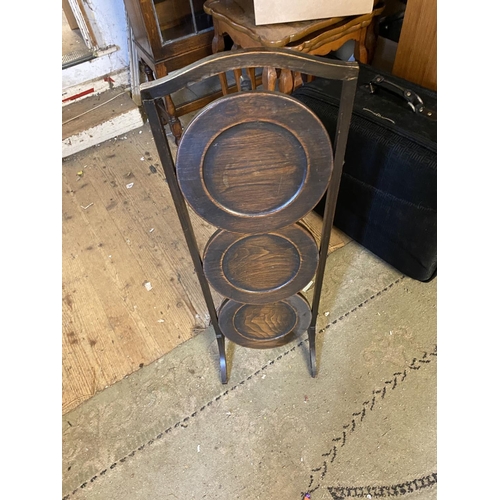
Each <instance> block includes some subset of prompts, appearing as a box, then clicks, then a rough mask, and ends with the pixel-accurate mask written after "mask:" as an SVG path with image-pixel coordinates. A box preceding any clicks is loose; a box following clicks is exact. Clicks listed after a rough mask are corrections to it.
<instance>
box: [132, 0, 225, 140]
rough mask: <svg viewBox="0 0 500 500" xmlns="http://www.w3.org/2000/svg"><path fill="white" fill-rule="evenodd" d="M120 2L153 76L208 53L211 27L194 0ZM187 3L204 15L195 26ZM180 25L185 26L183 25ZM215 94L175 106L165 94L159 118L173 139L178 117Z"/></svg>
mask: <svg viewBox="0 0 500 500" xmlns="http://www.w3.org/2000/svg"><path fill="white" fill-rule="evenodd" d="M124 2H125V7H126V10H127V15H128V18H129V21H130V27H131V29H132V32H133V34H134V37H133V38H134V46H135V48H136V49H137V52H138V55H139V59H142V61H143V63H144V64H145V65H147V66H148V67H149V68H150V70H151V74H152V75H153V76H154V78H155V79H158V78H162V77H164V76H166V75H167V74H168V73H170V72H171V71H174V70H177V69H179V68H183V67H184V66H187V65H189V64H191V63H193V62H194V61H198V60H200V59H203V58H204V57H206V56H208V55H210V54H211V53H212V41H213V38H214V35H213V27H212V26H211V21H210V18H209V17H208V16H207V15H206V14H204V13H203V11H202V6H201V4H200V2H199V1H198V0H197V1H195V2H194V3H192V2H189V1H188V0H163V1H156V2H153V0H124ZM191 7H195V8H196V9H198V10H201V11H202V15H203V16H205V17H206V19H205V20H204V22H203V23H202V24H200V26H199V27H195V26H194V24H193V21H192V16H191V14H190V13H191ZM188 13H189V15H188ZM183 26H185V27H186V28H185V29H183ZM169 27H170V28H171V29H170V30H169V29H168V28H169ZM176 27H177V28H179V29H176ZM172 28H173V29H172ZM219 95H220V94H219V93H214V94H212V95H210V96H203V97H200V98H197V99H194V100H193V101H191V102H190V103H188V105H184V106H182V107H180V108H179V109H176V106H175V105H174V103H173V101H172V99H171V98H170V96H169V95H167V94H165V96H164V98H165V104H166V105H165V107H164V109H163V110H162V113H163V114H162V116H163V121H164V122H165V123H168V124H169V126H170V130H171V131H172V133H173V135H174V137H175V138H176V141H179V139H180V137H181V135H182V126H181V123H180V121H179V119H178V117H179V116H182V115H183V114H186V113H188V112H190V111H192V110H197V109H200V108H202V107H203V106H205V105H206V103H207V99H208V102H209V101H211V100H214V99H216V98H217V97H219Z"/></svg>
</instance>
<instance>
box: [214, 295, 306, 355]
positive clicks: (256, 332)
mask: <svg viewBox="0 0 500 500" xmlns="http://www.w3.org/2000/svg"><path fill="white" fill-rule="evenodd" d="M310 322H311V310H310V309H309V305H308V303H307V302H306V301H305V299H303V298H302V297H301V296H300V295H293V296H291V297H289V298H287V299H284V300H281V301H279V302H273V303H271V304H262V305H254V304H240V303H238V302H235V301H234V300H228V301H226V302H224V303H223V304H222V307H221V310H220V313H219V324H220V327H221V330H222V332H223V333H224V335H225V336H226V337H227V338H228V339H229V340H231V341H233V342H234V343H236V344H239V345H242V346H244V347H251V348H256V349H266V348H272V347H277V346H280V345H284V344H286V343H288V342H290V341H291V340H292V339H293V338H295V337H298V336H300V335H301V334H302V333H304V331H305V330H306V329H307V327H308V326H309V323H310Z"/></svg>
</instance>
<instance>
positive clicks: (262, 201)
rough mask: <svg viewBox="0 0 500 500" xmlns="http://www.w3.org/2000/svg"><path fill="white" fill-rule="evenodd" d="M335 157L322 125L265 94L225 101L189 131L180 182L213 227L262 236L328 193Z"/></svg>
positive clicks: (285, 100) (180, 157)
mask: <svg viewBox="0 0 500 500" xmlns="http://www.w3.org/2000/svg"><path fill="white" fill-rule="evenodd" d="M332 169H333V153H332V148H331V143H330V140H329V136H328V133H327V131H326V130H325V128H324V127H323V124H322V123H321V122H320V121H319V119H318V118H317V117H316V115H314V114H313V113H312V112H311V111H310V110H309V109H308V108H307V107H305V106H304V105H303V104H302V103H300V102H299V101H297V100H296V99H294V98H292V97H290V96H285V95H278V94H274V93H270V92H259V91H256V92H247V93H237V94H233V95H230V96H225V97H223V98H221V99H219V100H217V101H215V102H213V103H212V104H210V105H208V106H207V107H206V108H205V109H204V110H202V111H201V112H200V113H199V114H198V115H197V116H196V117H195V118H194V119H193V121H192V122H191V123H190V124H189V125H188V127H187V128H186V130H185V133H184V135H183V137H182V139H181V142H180V144H179V149H178V152H177V176H178V181H179V184H180V187H181V190H182V192H183V194H184V196H185V198H186V200H187V201H188V202H189V204H190V205H191V207H192V208H193V210H194V211H195V212H196V213H197V214H198V215H200V217H202V218H204V219H205V220H206V221H208V222H209V223H210V224H213V225H215V226H218V227H221V228H224V229H227V230H228V231H234V232H240V233H253V232H264V231H269V230H272V229H276V228H280V227H284V226H286V225H289V224H291V223H293V222H295V221H296V220H298V219H300V218H302V217H303V216H304V215H306V214H307V213H308V212H309V211H311V210H312V209H313V208H314V206H315V205H316V204H317V203H318V202H319V200H320V199H321V197H322V196H323V194H324V193H325V191H326V188H327V186H328V181H329V179H330V175H331V172H332Z"/></svg>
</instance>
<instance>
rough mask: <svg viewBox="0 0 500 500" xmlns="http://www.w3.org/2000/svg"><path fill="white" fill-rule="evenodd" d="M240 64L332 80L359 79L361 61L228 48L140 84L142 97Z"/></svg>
mask: <svg viewBox="0 0 500 500" xmlns="http://www.w3.org/2000/svg"><path fill="white" fill-rule="evenodd" d="M238 68H272V69H273V70H274V68H286V69H289V70H291V71H297V72H301V73H304V74H306V75H312V76H318V77H321V78H329V79H332V80H356V79H357V77H358V64H357V63H354V62H344V61H335V60H331V59H326V58H324V57H319V56H314V55H311V54H302V53H300V52H293V51H291V50H288V49H268V48H253V49H239V50H234V51H226V52H221V53H218V54H213V55H211V56H207V57H205V58H204V59H202V60H200V61H196V62H193V63H192V64H189V65H188V66H186V67H184V68H181V69H179V70H176V71H173V72H170V73H169V74H168V75H167V76H165V77H164V78H160V79H158V80H156V81H154V82H145V83H143V84H142V85H141V97H142V99H143V100H149V99H157V98H159V97H164V96H165V95H167V94H173V93H174V92H176V91H177V90H180V89H182V88H184V87H186V86H187V84H188V83H194V82H199V81H201V80H204V79H206V78H209V77H211V76H215V75H219V74H220V73H226V72H228V71H234V70H235V69H238Z"/></svg>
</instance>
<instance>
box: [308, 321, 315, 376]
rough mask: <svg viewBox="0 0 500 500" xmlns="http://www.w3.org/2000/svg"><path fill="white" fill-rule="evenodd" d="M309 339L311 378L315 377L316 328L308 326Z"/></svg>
mask: <svg viewBox="0 0 500 500" xmlns="http://www.w3.org/2000/svg"><path fill="white" fill-rule="evenodd" d="M307 336H308V338H309V356H310V359H311V377H313V378H315V377H316V326H310V327H309V328H308V330H307Z"/></svg>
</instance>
